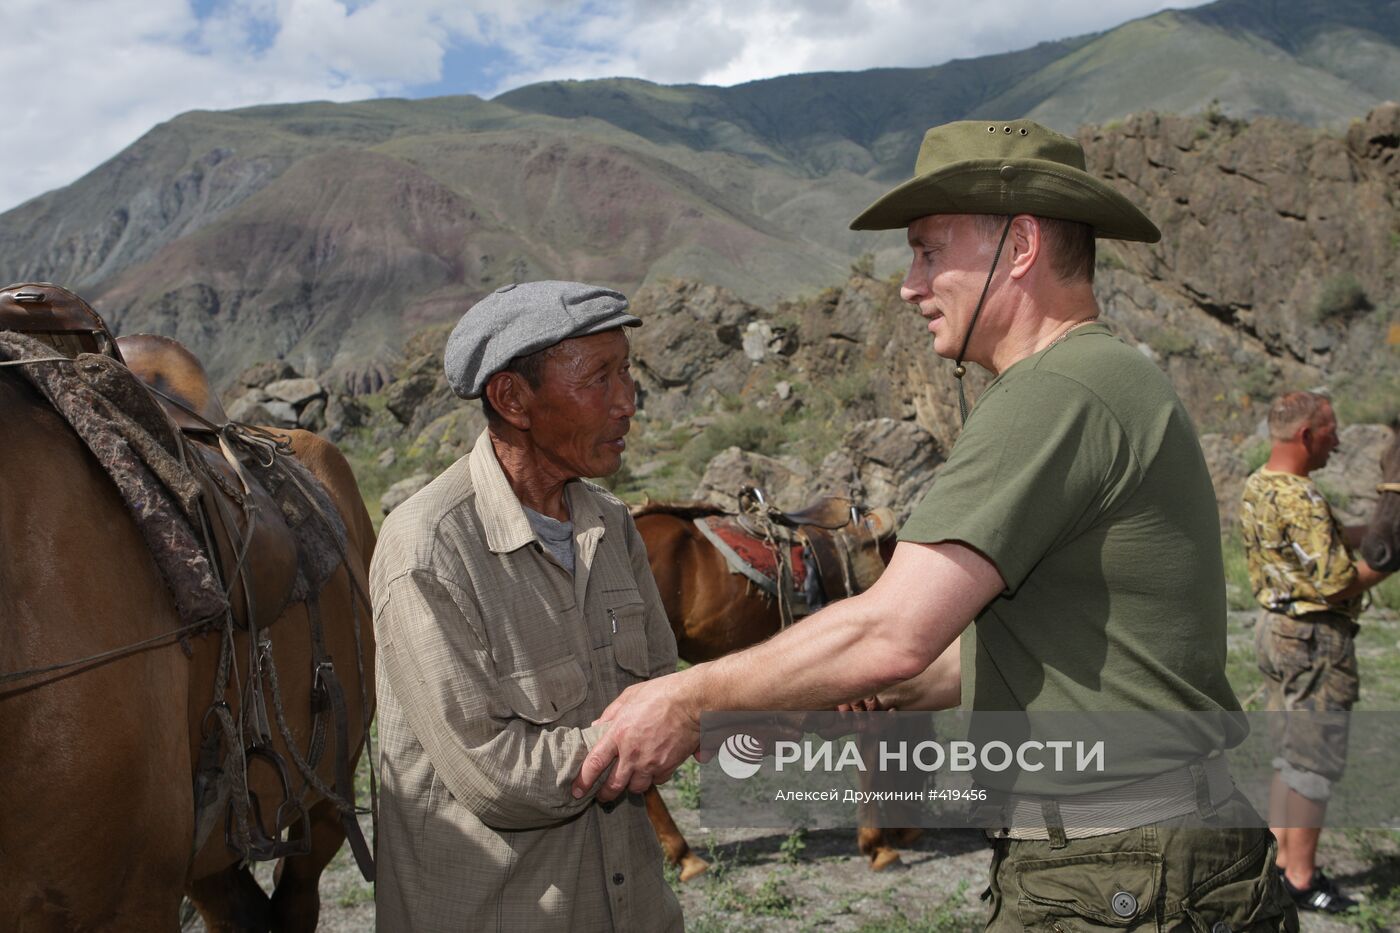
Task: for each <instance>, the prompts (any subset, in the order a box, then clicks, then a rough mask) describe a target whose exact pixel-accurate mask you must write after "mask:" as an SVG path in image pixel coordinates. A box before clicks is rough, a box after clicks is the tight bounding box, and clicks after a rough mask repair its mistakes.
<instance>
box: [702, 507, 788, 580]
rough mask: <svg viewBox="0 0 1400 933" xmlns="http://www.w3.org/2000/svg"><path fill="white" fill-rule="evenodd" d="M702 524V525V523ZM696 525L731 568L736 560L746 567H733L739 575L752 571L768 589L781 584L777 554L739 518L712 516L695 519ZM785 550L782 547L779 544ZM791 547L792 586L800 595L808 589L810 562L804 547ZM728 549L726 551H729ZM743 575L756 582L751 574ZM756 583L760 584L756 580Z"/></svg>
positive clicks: (772, 547)
mask: <svg viewBox="0 0 1400 933" xmlns="http://www.w3.org/2000/svg"><path fill="white" fill-rule="evenodd" d="M702 523H703V524H702ZM695 524H696V525H697V526H699V527H700V530H701V531H702V532H704V533H705V536H706V537H707V538H709V539H710V541H712V542H714V543H715V544H716V546H718V547H719V549H720V551H721V552H724V556H725V558H726V559H728V560H729V562H730V564H731V566H732V565H733V564H734V562H735V558H737V559H738V560H739V561H740V562H742V564H743V567H733V569H734V571H735V572H736V573H744V571H745V569H747V570H751V571H753V572H754V573H757V574H759V575H761V576H762V577H764V578H765V579H766V580H767V581H768V583H769V586H771V587H773V588H774V589H776V587H777V583H778V553H779V552H778V551H777V550H775V548H774V546H773V545H771V544H769V543H768V542H767V541H765V540H764V539H763V538H760V537H758V536H757V535H755V534H754V533H753V532H751V531H749V530H748V529H747V528H745V527H744V526H743V525H742V524H741V523H740V522H739V521H738V520H737V519H735V518H731V517H729V516H724V515H711V516H708V517H706V518H700V519H696V520H695ZM778 546H779V547H782V545H778ZM789 548H790V558H791V561H790V566H791V567H792V586H793V589H795V590H796V591H797V592H799V593H801V592H803V591H804V590H805V589H806V586H807V562H806V561H805V560H804V559H803V553H802V545H800V544H797V543H793V544H791V545H789ZM726 549H727V551H726ZM744 576H747V577H749V578H750V579H754V578H753V575H752V574H750V573H744ZM755 582H760V581H757V580H755Z"/></svg>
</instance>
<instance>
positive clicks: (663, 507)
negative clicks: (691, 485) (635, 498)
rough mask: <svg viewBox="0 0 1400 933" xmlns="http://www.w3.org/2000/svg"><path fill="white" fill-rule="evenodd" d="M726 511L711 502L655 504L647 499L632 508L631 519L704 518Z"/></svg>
mask: <svg viewBox="0 0 1400 933" xmlns="http://www.w3.org/2000/svg"><path fill="white" fill-rule="evenodd" d="M727 514H730V513H729V512H728V511H727V510H725V509H723V508H721V507H720V506H717V505H715V504H714V503H712V502H703V501H701V500H699V499H687V500H685V501H682V502H656V501H652V500H651V499H648V500H647V501H646V502H643V503H642V504H641V505H634V506H632V518H634V519H638V518H641V517H642V516H643V515H675V516H676V517H678V518H704V517H705V516H707V515H727Z"/></svg>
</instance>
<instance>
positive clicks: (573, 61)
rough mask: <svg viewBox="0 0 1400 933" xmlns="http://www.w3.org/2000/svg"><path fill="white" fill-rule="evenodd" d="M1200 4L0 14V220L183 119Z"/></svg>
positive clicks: (73, 3)
mask: <svg viewBox="0 0 1400 933" xmlns="http://www.w3.org/2000/svg"><path fill="white" fill-rule="evenodd" d="M1199 2H1200V0H1116V2H1114V3H1111V4H1110V3H1104V2H1102V0H1056V2H1049V3H1047V2H1045V0H981V2H980V3H976V4H971V3H967V2H966V0H863V2H859V0H805V2H798V0H591V2H587V3H565V2H560V0H0V28H3V31H4V33H5V35H6V39H7V42H6V54H5V55H4V56H0V118H3V119H4V121H5V125H6V126H7V128H8V129H9V130H10V133H11V137H12V138H14V139H26V140H40V139H61V140H65V141H76V144H75V143H74V142H69V143H68V144H65V145H63V146H57V147H48V146H42V145H19V146H8V147H4V149H3V150H0V210H6V209H8V208H10V207H13V206H15V205H16V204H19V203H21V202H23V201H25V200H27V199H28V198H31V197H34V196H36V195H38V194H41V193H43V192H45V191H48V190H50V189H52V188H56V187H61V186H63V185H66V184H69V183H71V182H72V181H74V180H76V179H77V178H79V177H80V176H82V175H83V174H84V173H86V172H88V171H90V170H91V169H93V168H94V167H96V166H97V165H98V164H100V163H101V162H103V161H105V160H106V159H108V158H110V157H111V156H113V155H115V154H117V153H118V152H120V151H121V150H122V149H123V148H125V147H126V146H128V145H130V144H131V143H132V142H133V141H135V140H136V139H137V138H139V137H140V136H141V134H143V133H144V132H146V131H147V130H149V129H150V128H151V127H152V126H154V125H155V124H157V123H160V122H162V121H164V120H168V119H170V118H171V117H174V116H176V115H177V114H180V113H182V112H184V111H187V110H194V109H228V108H233V107H243V106H250V105H253V104H262V103H286V102H294V101H304V100H337V101H346V100H363V99H366V98H372V97H434V96H440V95H446V94H476V95H479V96H482V97H491V96H494V95H496V94H499V93H501V92H503V91H506V90H510V89H511V88H515V87H520V86H521V85H524V84H530V83H533V82H536V81H543V80H554V79H560V78H598V77H614V76H629V77H638V78H645V79H648V80H652V81H657V82H661V83H666V84H676V83H700V84H721V85H732V84H738V83H742V82H744V81H752V80H756V79H759V78H768V77H774V76H776V75H782V74H792V73H796V72H806V71H844V70H858V69H863V68H876V67H890V66H902V67H924V66H928V65H935V64H938V63H940V62H944V61H948V60H949V59H953V58H971V57H976V56H979V55H987V54H991V53H994V52H1004V51H1008V50H1012V49H1019V48H1026V47H1028V46H1031V45H1034V44H1036V43H1037V42H1042V41H1045V40H1047V39H1059V38H1064V37H1066V36H1074V35H1080V34H1083V33H1086V32H1094V31H1098V30H1103V29H1108V28H1111V27H1113V26H1116V25H1118V24H1120V23H1123V22H1126V21H1127V20H1130V19H1134V18H1137V17H1139V16H1145V15H1148V14H1151V13H1154V12H1157V11H1158V10H1161V9H1163V8H1166V7H1169V6H1170V7H1188V6H1196V5H1198V4H1199Z"/></svg>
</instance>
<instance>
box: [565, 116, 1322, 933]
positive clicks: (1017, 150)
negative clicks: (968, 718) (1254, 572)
mask: <svg viewBox="0 0 1400 933" xmlns="http://www.w3.org/2000/svg"><path fill="white" fill-rule="evenodd" d="M914 172H915V174H914V177H913V178H912V179H910V180H909V181H907V182H905V183H904V184H901V185H899V186H898V187H896V188H895V189H893V190H892V191H890V192H889V193H887V194H886V195H885V196H884V197H882V198H881V199H880V200H878V201H877V202H875V204H873V205H871V206H870V207H869V208H868V209H867V210H866V211H865V212H863V213H862V214H861V215H860V216H859V217H857V218H856V220H855V221H854V222H853V223H852V227H854V228H855V229H860V230H885V229H904V230H905V232H906V236H907V239H908V243H909V247H910V251H911V254H912V255H911V259H910V266H909V272H908V274H907V275H906V276H905V279H904V283H903V287H902V288H901V295H902V297H903V298H904V299H905V300H906V301H908V302H909V303H911V304H913V305H915V306H916V307H917V308H918V311H919V313H920V315H922V316H923V317H924V318H925V319H926V320H927V322H928V323H927V332H928V333H929V334H930V335H931V337H932V350H933V352H934V353H936V354H938V355H939V356H942V357H945V358H948V359H950V360H954V361H956V367H955V369H954V372H955V374H956V375H957V376H958V377H960V378H961V376H962V375H963V373H964V371H965V370H964V363H965V362H968V363H976V364H978V365H979V366H981V367H982V368H984V369H986V370H987V371H988V372H990V373H992V374H993V375H994V376H995V379H994V381H993V382H992V383H991V384H990V385H989V386H988V387H987V388H986V389H985V390H984V391H983V392H982V394H981V397H980V398H978V399H977V404H976V406H975V407H974V408H973V409H972V411H971V412H970V413H967V412H966V410H965V409H964V418H965V424H964V426H963V430H962V433H961V434H960V435H959V436H958V439H957V441H956V443H955V444H954V446H953V449H952V451H951V452H950V453H949V456H948V460H947V462H946V463H944V465H943V466H942V468H941V469H940V471H939V473H938V477H937V479H936V480H935V482H934V484H933V486H932V488H931V489H930V491H929V492H928V494H927V496H926V498H925V499H924V501H923V502H922V503H921V504H920V505H919V506H918V507H916V508H915V510H914V512H913V514H912V515H911V516H910V518H909V520H908V522H907V523H906V524H905V526H904V527H903V528H902V529H901V530H900V535H899V537H900V542H899V545H898V546H897V547H896V549H895V552H894V555H893V557H892V559H891V561H890V564H889V566H888V568H887V569H886V570H885V573H884V575H883V576H882V577H881V578H880V580H879V582H878V583H876V584H875V586H873V587H871V588H870V589H869V590H867V591H866V592H864V593H862V594H861V595H859V596H856V597H853V598H851V599H847V600H842V601H841V602H838V603H834V604H832V605H831V606H828V607H827V608H826V609H823V610H822V611H821V612H819V613H817V614H816V615H814V616H812V617H811V618H809V619H808V620H806V621H805V622H803V623H802V624H801V625H799V626H795V627H793V628H791V629H789V630H788V631H785V632H782V633H780V634H779V635H777V636H776V637H774V638H772V639H770V640H769V641H767V642H765V643H764V644H762V645H758V646H756V647H754V648H750V649H749V650H747V651H743V652H739V653H736V654H732V655H729V656H727V657H724V658H720V659H719V660H717V661H712V662H710V663H707V664H697V665H695V666H694V667H691V668H689V669H687V670H685V671H682V672H680V673H678V674H673V675H670V676H668V677H663V678H659V679H657V680H655V681H653V682H651V683H646V684H641V685H638V686H634V687H630V688H628V690H627V691H626V692H624V693H623V695H622V696H621V697H619V698H618V700H617V701H616V702H615V703H613V704H612V706H610V707H609V708H608V710H607V711H606V712H605V713H604V714H603V717H602V721H605V722H608V723H610V724H611V728H610V729H609V731H608V732H607V733H606V734H605V735H604V736H603V737H602V739H601V740H600V741H599V743H598V745H597V747H595V748H594V749H593V750H592V751H591V752H590V753H589V755H588V758H587V759H586V761H585V763H584V768H583V770H582V771H581V772H580V774H579V778H578V781H577V782H576V788H575V789H576V790H577V792H578V793H580V794H582V793H585V792H586V791H588V792H591V791H592V788H593V782H594V781H595V780H597V778H598V777H599V776H600V775H603V774H604V773H605V769H607V768H608V767H609V766H612V770H611V772H610V773H607V774H606V777H605V780H604V786H603V788H602V789H601V790H600V791H597V794H598V797H599V798H602V799H607V798H608V797H610V796H611V795H612V794H614V793H620V792H622V791H624V790H627V791H638V790H642V789H645V788H646V787H647V785H649V784H650V783H652V782H653V781H660V780H664V779H665V778H666V777H667V776H669V775H670V773H671V771H672V770H673V769H674V768H675V767H676V766H677V765H678V764H680V762H681V761H682V760H683V759H684V758H685V757H686V756H687V755H689V754H691V753H692V752H694V751H695V750H696V748H697V746H698V744H699V741H700V729H699V719H700V714H701V713H702V712H703V711H705V710H713V709H731V710H782V709H823V708H829V707H830V706H831V705H832V704H839V703H847V702H851V701H853V700H857V699H858V698H865V697H869V696H870V695H871V694H876V695H879V694H880V692H881V691H888V690H890V689H891V688H895V689H897V690H899V691H901V692H902V693H903V694H904V695H902V696H899V699H898V701H897V702H895V703H894V704H886V705H897V706H899V707H901V708H908V707H909V705H910V704H909V697H911V696H912V698H913V699H914V706H913V708H916V709H917V708H924V709H928V708H938V707H946V706H953V705H957V704H958V703H959V701H961V703H962V704H963V705H965V706H968V707H971V708H972V709H973V710H977V711H981V710H987V711H998V712H1014V713H1026V714H1030V713H1036V714H1039V713H1042V712H1056V711H1066V710H1067V711H1079V712H1090V713H1102V712H1122V713H1126V714H1131V716H1132V717H1133V721H1134V722H1139V723H1141V722H1142V721H1143V720H1144V719H1147V720H1148V721H1149V722H1151V723H1152V725H1153V726H1154V727H1155V728H1153V729H1152V730H1151V731H1150V733H1149V734H1150V737H1151V745H1152V747H1151V748H1150V749H1149V750H1148V752H1149V754H1148V755H1147V756H1146V757H1143V756H1138V757H1136V758H1133V759H1131V760H1128V761H1124V762H1121V763H1120V762H1118V761H1117V760H1116V759H1115V761H1114V766H1115V768H1117V770H1115V771H1114V772H1113V773H1112V775H1111V778H1107V779H1105V780H1103V781H1101V782H1100V783H1099V784H1098V785H1097V786H1095V787H1092V788H1090V789H1089V790H1087V791H1086V789H1085V787H1084V786H1082V785H1077V783H1076V781H1075V780H1074V778H1073V777H1072V776H1069V777H1067V778H1066V779H1065V780H1063V781H1060V782H1056V781H1055V779H1054V778H1053V777H1052V776H1051V774H1050V773H1049V771H1048V769H1047V773H1046V774H1045V775H1043V776H1037V775H1035V774H1032V773H1028V772H1032V771H1034V770H1035V769H1034V768H1022V769H1021V770H1019V771H1018V770H1016V769H1011V770H1008V771H1007V772H1006V774H1005V780H1002V779H1001V778H998V777H997V776H995V775H991V776H990V777H991V780H992V782H993V783H992V784H991V786H992V788H993V789H994V790H997V791H1001V792H1003V793H1004V795H1005V797H1004V807H1003V809H1002V811H1001V813H1000V814H999V815H998V816H999V819H998V822H997V823H996V824H994V827H993V832H994V835H995V841H994V843H993V845H994V855H993V860H992V866H991V878H990V882H991V883H990V885H989V887H988V889H987V892H986V894H984V899H985V901H986V903H987V909H988V913H987V928H988V929H989V930H993V931H1008V933H1009V931H1016V930H1022V929H1034V930H1061V929H1073V930H1081V929H1095V930H1098V929H1123V930H1128V929H1133V930H1146V929H1151V930H1194V931H1212V933H1230V931H1236V933H1239V931H1244V930H1249V931H1254V933H1258V931H1263V930H1296V929H1297V914H1296V911H1294V910H1293V909H1292V905H1291V904H1290V903H1289V902H1288V901H1287V899H1286V898H1285V896H1284V894H1283V890H1282V887H1281V885H1280V884H1279V881H1278V878H1277V877H1276V876H1275V872H1274V859H1273V851H1274V843H1273V839H1272V837H1271V836H1270V835H1269V832H1268V830H1267V828H1265V827H1264V826H1263V825H1262V822H1261V821H1260V819H1259V817H1258V814H1257V813H1255V812H1254V810H1253V809H1252V808H1251V807H1250V805H1249V802H1248V801H1247V800H1246V799H1245V798H1244V797H1242V796H1241V795H1240V794H1238V793H1237V792H1235V790H1234V786H1233V783H1232V781H1231V779H1230V774H1229V770H1228V767H1227V766H1226V765H1225V760H1224V758H1223V756H1222V755H1221V751H1222V750H1223V749H1225V748H1229V747H1232V746H1234V745H1236V744H1238V743H1239V741H1240V740H1241V739H1242V738H1243V735H1244V727H1243V724H1242V722H1241V719H1240V716H1239V711H1240V706H1239V701H1238V700H1237V699H1236V696H1235V693H1234V691H1233V690H1232V689H1231V686H1230V683H1229V681H1228V680H1227V678H1226V676H1225V578H1224V571H1223V569H1222V564H1221V556H1220V531H1219V519H1218V516H1217V513H1216V505H1215V496H1214V492H1213V489H1212V486H1211V480H1210V474H1209V472H1208V471H1207V470H1206V463H1205V458H1204V456H1203V455H1202V453H1201V447H1200V444H1199V442H1198V441H1197V438H1196V434H1195V430H1194V428H1193V427H1192V425H1191V419H1190V417H1189V416H1188V415H1187V412H1186V409H1185V407H1184V406H1183V405H1182V403H1181V400H1180V399H1179V398H1178V397H1177V395H1176V393H1175V392H1174V391H1173V389H1172V386H1171V384H1170V382H1169V381H1168V380H1167V378H1166V376H1165V375H1164V374H1163V373H1162V372H1161V371H1160V370H1159V369H1157V368H1156V367H1155V366H1154V365H1153V364H1152V362H1151V361H1150V360H1148V359H1147V358H1146V357H1144V356H1143V355H1142V354H1141V353H1139V352H1137V350H1136V349H1135V348H1134V347H1132V346H1130V345H1128V344H1126V343H1124V342H1123V341H1122V340H1120V339H1118V338H1117V337H1116V336H1114V335H1113V333H1112V332H1111V331H1110V330H1109V329H1108V328H1107V327H1106V326H1104V325H1103V324H1101V323H1098V322H1097V320H1096V319H1097V317H1098V314H1099V309H1098V304H1097V302H1096V300H1095V297H1094V291H1093V275H1094V249H1095V238H1096V237H1110V238H1115V239H1122V240H1138V241H1145V242H1156V241H1157V239H1158V238H1159V236H1160V234H1159V233H1158V231H1157V228H1156V226H1154V225H1153V223H1152V221H1150V220H1149V219H1148V218H1147V217H1146V216H1145V215H1144V214H1143V213H1142V212H1141V211H1140V210H1138V208H1137V207H1135V206H1134V205H1133V204H1132V203H1131V202H1130V201H1129V200H1128V199H1127V198H1125V197H1124V196H1123V195H1122V194H1120V193H1119V192H1117V191H1115V190H1114V189H1113V188H1112V187H1110V186H1109V185H1107V184H1105V183H1104V182H1103V181H1102V180H1100V179H1099V178H1096V177H1095V176H1093V175H1091V174H1090V173H1088V172H1087V171H1085V161H1084V152H1083V150H1082V149H1081V147H1080V146H1079V144H1078V143H1077V142H1076V141H1075V140H1073V139H1070V138H1068V137H1065V136H1062V135H1060V134H1058V133H1055V132H1052V131H1050V130H1048V129H1046V128H1045V127H1043V126H1040V125H1039V124H1036V123H1032V122H1030V121H1028V120H1008V121H963V122H957V123H950V124H946V125H943V126H938V127H934V128H933V129H931V130H929V131H928V133H927V134H926V135H925V136H924V141H923V144H922V146H921V147H920V150H919V155H918V160H917V162H916V164H915V170H914ZM960 384H961V383H960ZM921 672H922V675H921ZM910 679H915V682H916V685H917V687H918V689H916V690H913V691H912V692H910V691H908V690H907V689H906V688H904V687H896V685H897V684H900V683H901V682H907V681H909V680H910ZM886 696H889V695H888V694H887V695H886ZM1158 711H1172V712H1177V713H1180V712H1182V711H1189V712H1191V713H1194V714H1198V715H1196V716H1194V717H1192V718H1190V719H1188V718H1187V717H1185V716H1180V715H1178V716H1175V717H1172V716H1152V715H1151V714H1153V713H1156V712H1158ZM1117 721H1118V722H1119V723H1120V724H1121V723H1122V722H1123V718H1122V717H1120V718H1118V719H1117ZM1027 722H1031V723H1034V722H1035V720H1033V719H1031V718H1030V717H1027ZM1039 722H1040V723H1044V722H1045V719H1044V718H1043V717H1041V718H1040V719H1039ZM1032 728H1034V726H1032ZM1120 728H1121V726H1120ZM1032 734H1034V733H1032ZM1117 748H1118V747H1117V746H1115V747H1114V748H1110V750H1109V752H1108V754H1109V756H1110V758H1112V757H1113V756H1114V755H1115V752H1116V751H1117ZM614 761H615V762H616V764H615V765H614V764H613V762H614ZM981 780H983V778H982V776H979V781H981ZM1125 801H1131V803H1125ZM1001 820H1004V822H1003V821H1001Z"/></svg>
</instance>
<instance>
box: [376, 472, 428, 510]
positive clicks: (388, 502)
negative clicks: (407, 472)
mask: <svg viewBox="0 0 1400 933" xmlns="http://www.w3.org/2000/svg"><path fill="white" fill-rule="evenodd" d="M432 480H433V475H432V474H431V473H414V474H413V475H412V476H410V477H408V478H407V479H401V480H399V481H398V482H397V483H395V484H394V485H392V486H390V487H389V488H388V489H386V490H384V495H382V496H380V497H379V508H380V509H381V510H383V512H384V514H385V515H388V514H389V513H390V512H392V511H394V509H396V508H398V507H399V506H401V505H403V504H404V503H405V502H407V501H408V498H409V496H412V495H413V494H414V493H416V492H417V491H418V490H420V489H422V488H423V487H424V486H426V485H428V484H429V483H430V482H432Z"/></svg>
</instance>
